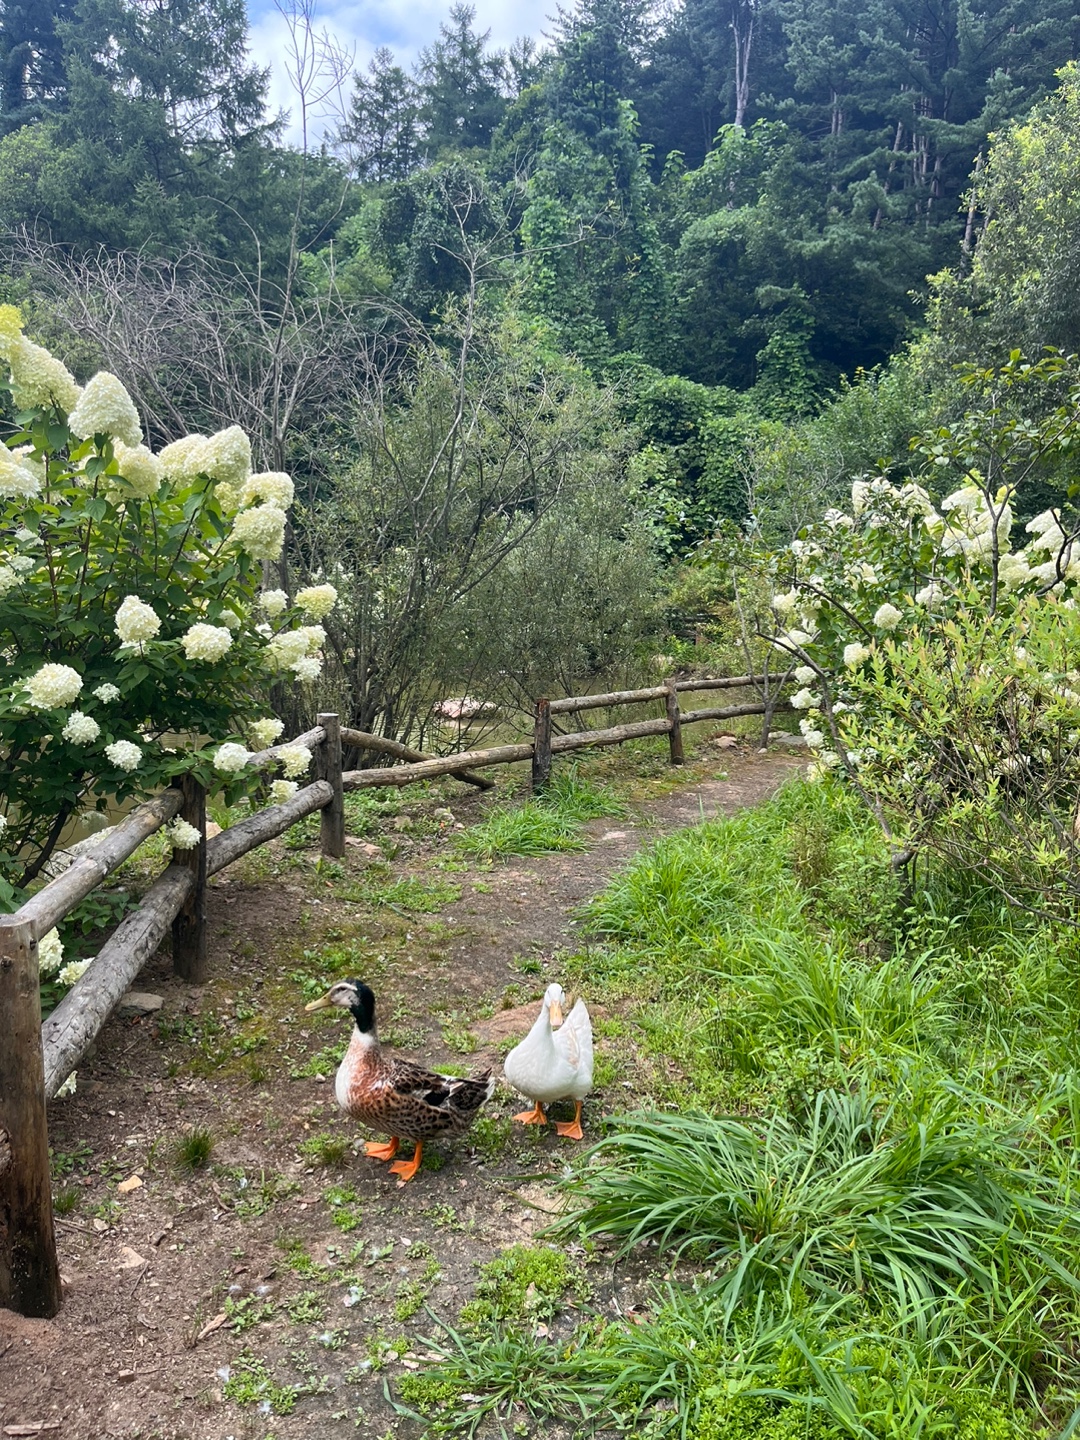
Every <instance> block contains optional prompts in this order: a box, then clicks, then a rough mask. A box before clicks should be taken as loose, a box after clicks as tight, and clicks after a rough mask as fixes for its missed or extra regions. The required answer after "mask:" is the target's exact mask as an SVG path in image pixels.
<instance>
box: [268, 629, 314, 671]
mask: <svg viewBox="0 0 1080 1440" xmlns="http://www.w3.org/2000/svg"><path fill="white" fill-rule="evenodd" d="M325 641H326V631H325V630H324V629H323V628H322V626H321V625H301V626H299V627H298V628H297V629H296V630H286V631H284V632H283V633H282V634H281V635H275V636H274V637H273V638H272V639H271V641H270V643H269V644H268V645H267V647H266V658H267V661H268V663H269V665H270V668H271V670H275V671H281V670H292V671H293V672H294V673H295V674H296V675H297V677H298V678H299V679H301V680H314V679H315V678H316V677H317V676H318V674H319V672H320V670H321V669H322V665H321V663H320V661H319V659H318V651H319V650H320V649H321V647H322V646H323V644H324V643H325ZM305 662H310V663H305Z"/></svg>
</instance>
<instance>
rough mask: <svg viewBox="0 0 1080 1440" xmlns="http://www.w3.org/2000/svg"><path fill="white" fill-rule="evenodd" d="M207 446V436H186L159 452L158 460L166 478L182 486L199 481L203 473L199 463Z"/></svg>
mask: <svg viewBox="0 0 1080 1440" xmlns="http://www.w3.org/2000/svg"><path fill="white" fill-rule="evenodd" d="M205 444H206V436H205V435H185V436H183V437H182V438H181V439H180V440H174V441H172V443H171V444H169V445H166V446H164V448H163V449H162V450H160V451H159V452H158V459H159V460H160V461H161V465H162V468H163V470H164V471H165V476H166V478H167V479H169V480H175V481H178V482H180V483H181V484H184V483H186V482H187V483H189V482H191V481H192V480H197V479H198V478H199V476H200V475H201V474H202V473H203V472H202V468H201V466H200V463H199V462H200V459H201V456H202V453H203V446H204V445H205Z"/></svg>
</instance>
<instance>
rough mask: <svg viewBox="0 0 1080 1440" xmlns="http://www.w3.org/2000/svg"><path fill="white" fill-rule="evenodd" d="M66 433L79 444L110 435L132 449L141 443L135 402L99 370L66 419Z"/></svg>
mask: <svg viewBox="0 0 1080 1440" xmlns="http://www.w3.org/2000/svg"><path fill="white" fill-rule="evenodd" d="M68 429H69V430H70V431H71V433H72V434H73V435H78V436H79V438H80V439H82V440H89V439H90V438H91V437H92V436H94V435H109V436H111V437H112V438H113V439H116V440H121V441H123V443H124V444H125V445H127V446H129V447H130V448H131V449H135V447H136V446H138V445H139V444H140V443H141V441H142V426H141V425H140V424H139V412H138V411H137V410H136V409H135V402H134V401H133V400H132V398H131V396H130V395H129V394H128V392H127V390H126V389H125V388H124V385H123V384H122V382H121V381H119V380H118V379H117V378H116V376H115V375H111V374H110V373H109V372H108V370H99V371H98V373H97V374H96V375H95V376H94V378H93V379H92V380H90V381H88V382H87V385H86V388H85V389H84V390H83V392H82V394H81V395H80V396H79V399H78V401H77V402H76V404H75V405H74V406H73V407H72V410H71V413H70V414H69V416H68Z"/></svg>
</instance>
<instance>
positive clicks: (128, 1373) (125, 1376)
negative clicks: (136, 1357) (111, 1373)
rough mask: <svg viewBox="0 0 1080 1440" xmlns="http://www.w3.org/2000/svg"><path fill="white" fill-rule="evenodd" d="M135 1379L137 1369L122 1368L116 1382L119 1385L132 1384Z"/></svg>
mask: <svg viewBox="0 0 1080 1440" xmlns="http://www.w3.org/2000/svg"><path fill="white" fill-rule="evenodd" d="M134 1379H135V1371H134V1370H121V1371H120V1373H119V1375H117V1377H116V1383H117V1384H118V1385H130V1384H131V1382H132V1380H134Z"/></svg>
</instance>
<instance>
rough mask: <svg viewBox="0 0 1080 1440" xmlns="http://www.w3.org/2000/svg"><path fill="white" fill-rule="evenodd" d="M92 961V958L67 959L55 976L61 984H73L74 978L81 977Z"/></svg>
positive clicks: (79, 978) (78, 978)
mask: <svg viewBox="0 0 1080 1440" xmlns="http://www.w3.org/2000/svg"><path fill="white" fill-rule="evenodd" d="M93 963H94V962H93V961H92V960H69V961H68V963H67V964H66V965H65V966H64V968H63V969H62V970H61V971H59V973H58V974H57V977H56V978H57V979H58V980H59V981H60V984H61V985H74V984H75V981H76V980H81V979H82V977H83V976H84V975H85V974H86V972H87V970H89V969H90V966H91V965H92V964H93Z"/></svg>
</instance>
